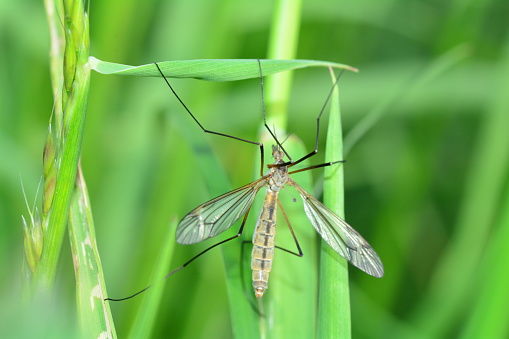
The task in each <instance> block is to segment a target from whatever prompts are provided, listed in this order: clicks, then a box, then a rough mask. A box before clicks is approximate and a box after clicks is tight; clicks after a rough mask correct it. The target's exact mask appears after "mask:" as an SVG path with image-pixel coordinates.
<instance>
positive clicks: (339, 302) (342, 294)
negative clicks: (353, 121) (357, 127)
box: [317, 69, 351, 338]
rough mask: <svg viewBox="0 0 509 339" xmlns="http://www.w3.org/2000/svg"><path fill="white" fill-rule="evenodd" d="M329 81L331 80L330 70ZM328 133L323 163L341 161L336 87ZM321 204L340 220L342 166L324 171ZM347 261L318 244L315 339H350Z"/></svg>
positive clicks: (341, 150)
mask: <svg viewBox="0 0 509 339" xmlns="http://www.w3.org/2000/svg"><path fill="white" fill-rule="evenodd" d="M331 73H332V81H333V83H334V81H335V76H334V72H333V71H332V69H331ZM330 105H331V106H330V118H329V129H328V131H327V145H326V151H325V159H328V160H327V161H335V160H341V159H343V140H342V138H343V133H342V128H341V111H340V106H339V90H338V87H337V86H336V87H335V88H334V92H333V94H332V97H331V103H330ZM323 186H324V203H325V205H327V206H328V207H329V208H330V209H331V210H333V211H335V212H336V213H337V214H338V215H339V216H340V217H341V218H344V214H345V213H344V183H343V166H342V165H336V166H329V167H327V168H326V169H325V178H324V183H323ZM347 265H348V264H347V261H346V259H344V258H343V257H340V256H339V255H338V254H337V253H336V252H335V251H334V250H333V249H332V248H331V247H330V246H329V245H328V244H327V243H326V242H325V241H323V240H321V250H320V277H319V283H318V284H319V290H318V319H317V338H351V315H350V289H349V285H348V266H347Z"/></svg>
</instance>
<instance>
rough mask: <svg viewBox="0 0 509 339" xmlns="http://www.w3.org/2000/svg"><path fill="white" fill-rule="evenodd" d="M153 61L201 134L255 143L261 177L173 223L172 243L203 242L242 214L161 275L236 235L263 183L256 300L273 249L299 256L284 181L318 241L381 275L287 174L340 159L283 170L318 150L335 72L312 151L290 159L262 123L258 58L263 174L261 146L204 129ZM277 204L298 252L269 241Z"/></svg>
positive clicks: (365, 248)
mask: <svg viewBox="0 0 509 339" xmlns="http://www.w3.org/2000/svg"><path fill="white" fill-rule="evenodd" d="M155 65H156V67H157V69H158V70H159V72H160V73H161V76H162V77H163V78H164V80H165V81H166V83H167V85H168V86H169V88H170V90H171V91H172V92H173V94H174V95H175V97H176V98H177V100H178V101H179V102H180V103H181V105H182V106H183V107H184V109H185V110H186V111H187V112H188V113H189V115H190V116H191V117H192V118H193V120H194V121H195V122H196V123H197V124H198V125H199V126H200V128H201V129H202V130H203V131H204V132H206V133H210V134H215V135H219V136H224V137H227V138H232V139H235V140H239V141H243V142H247V143H250V144H255V145H258V146H259V147H260V156H261V167H260V176H261V177H260V178H259V179H258V180H255V181H253V182H252V183H250V184H247V185H245V186H242V187H239V188H237V189H234V190H233V191H230V192H227V193H225V194H223V195H220V196H218V197H216V198H214V199H212V200H210V201H207V202H205V203H203V204H201V205H199V206H198V207H196V208H195V209H193V210H192V211H191V212H189V213H188V214H187V215H186V216H184V218H183V219H182V220H181V221H180V222H179V224H178V226H177V231H176V232H177V233H176V241H177V242H178V243H180V244H184V245H189V244H195V243H198V242H201V241H204V240H206V239H209V238H213V237H215V236H217V235H219V234H221V233H223V232H225V231H226V230H228V229H229V228H230V227H231V226H232V225H233V224H235V223H236V222H237V221H238V220H239V219H240V218H242V217H243V221H242V224H241V226H240V229H239V232H238V233H237V234H236V235H234V236H232V237H230V238H228V239H225V240H222V241H220V242H218V243H216V244H214V245H212V246H210V247H208V248H206V249H205V250H203V251H202V252H200V253H199V254H197V255H195V256H194V257H193V258H191V259H190V260H189V261H187V262H186V263H184V264H183V265H182V266H180V267H179V268H177V269H175V270H174V271H172V272H170V273H169V274H168V275H166V277H165V278H167V277H169V276H171V275H173V274H174V273H176V272H178V271H180V270H181V269H183V268H184V267H185V266H187V265H188V264H189V263H191V262H192V261H194V260H195V259H196V258H198V257H199V256H201V255H202V254H204V253H205V252H207V251H209V250H211V249H212V248H214V247H216V246H218V245H221V244H223V243H225V242H228V241H230V240H233V239H236V238H238V237H240V236H241V235H242V232H243V230H244V225H245V223H246V220H247V216H248V214H249V210H250V208H251V205H252V204H253V201H254V198H255V196H256V194H257V193H258V192H259V191H260V189H262V188H263V187H265V188H266V195H265V199H264V202H263V207H262V210H261V212H260V216H259V217H258V220H257V223H256V227H255V231H254V233H253V239H252V243H253V250H252V253H251V269H252V280H253V288H254V293H255V296H256V298H258V299H260V298H261V297H262V296H263V294H264V293H265V291H266V290H267V288H268V280H269V274H270V271H271V268H272V261H273V259H274V250H275V248H279V249H282V250H284V251H286V252H289V253H292V254H295V255H297V256H300V257H301V256H303V252H302V250H301V248H300V245H299V243H298V241H297V238H296V236H295V234H294V232H293V229H292V227H291V225H290V223H289V222H288V219H287V217H286V214H285V213H284V210H283V209H282V206H281V204H280V203H279V201H278V195H279V192H280V190H281V189H282V188H283V187H284V186H285V185H288V186H292V187H293V188H295V189H296V190H297V192H298V193H299V195H300V197H301V198H302V201H303V204H304V211H305V213H306V215H307V217H308V219H309V221H310V222H311V225H313V227H314V228H315V230H316V231H317V232H318V234H320V236H321V237H322V239H323V240H325V242H326V243H327V244H329V246H330V247H332V249H334V251H336V252H337V253H338V254H339V255H341V256H342V257H344V258H345V259H347V260H348V261H349V262H350V263H351V264H353V265H354V266H356V267H358V268H359V269H361V270H362V271H364V272H366V273H367V274H369V275H372V276H374V277H377V278H380V277H382V276H383V275H384V268H383V264H382V262H381V260H380V258H379V256H378V254H377V253H376V252H375V250H374V249H373V248H372V247H371V246H370V245H369V244H368V242H367V241H366V240H364V238H363V237H362V236H361V235H360V234H359V233H358V232H357V231H356V230H354V229H353V228H352V227H351V226H350V225H348V224H347V223H346V222H345V221H344V220H343V219H341V218H340V217H339V216H338V215H337V214H336V213H334V212H333V211H332V210H330V209H329V208H327V207H326V206H325V205H323V204H322V203H321V202H320V201H318V200H317V199H316V198H314V197H313V196H312V195H311V194H309V193H308V192H307V191H306V190H304V189H303V188H302V187H301V186H300V185H298V184H297V183H296V182H295V181H294V180H293V179H292V178H290V174H292V173H297V172H302V171H306V170H310V169H314V168H319V167H325V166H330V165H333V164H337V163H339V162H343V161H334V162H328V163H324V164H319V165H314V166H310V167H306V168H302V169H298V170H293V171H289V169H290V168H291V167H293V166H295V165H297V164H299V163H301V162H302V161H304V160H306V159H308V158H310V157H311V156H313V155H315V154H317V153H318V135H319V127H320V118H321V115H322V113H323V112H324V110H325V107H326V105H327V103H328V101H329V99H330V97H331V95H332V91H333V89H334V87H335V86H336V84H337V82H338V80H339V76H340V75H341V73H340V75H338V77H337V78H336V81H335V83H334V85H333V87H332V89H331V91H330V92H329V95H328V97H327V99H326V101H325V104H324V106H323V108H322V110H321V111H320V113H319V115H318V118H317V125H316V140H315V149H314V150H313V151H311V152H310V153H309V154H307V155H305V156H303V157H302V158H300V159H298V160H296V161H293V160H292V158H291V157H290V156H289V155H288V153H287V152H286V150H285V149H284V147H283V146H282V144H281V143H280V142H279V140H278V139H277V138H276V135H275V133H274V132H273V131H272V130H271V129H270V128H269V127H268V125H267V120H266V113H265V104H264V92H263V76H262V66H261V62H260V60H258V65H259V69H260V82H261V88H262V110H263V120H264V125H265V128H266V129H267V130H268V131H269V133H270V134H271V136H272V138H273V139H274V141H275V143H276V144H275V145H273V146H272V156H273V158H274V163H273V164H269V165H267V167H268V172H267V173H266V174H263V168H264V163H263V160H264V147H263V144H262V143H259V142H255V141H250V140H246V139H242V138H239V137H235V136H232V135H228V134H223V133H219V132H214V131H211V130H207V129H205V128H204V127H203V126H202V125H201V124H200V122H199V121H198V120H197V119H196V117H195V116H194V115H193V114H192V113H191V111H190V110H189V109H188V108H187V106H186V105H185V104H184V102H183V101H182V100H181V99H180V97H179V96H178V95H177V93H176V92H175V90H174V89H173V87H172V86H171V85H170V83H169V81H168V79H167V78H166V76H165V75H164V73H163V71H162V70H161V69H160V67H159V65H158V64H157V63H156V64H155ZM285 156H286V157H287V158H288V159H289V160H288V161H284V160H283V159H284V157H285ZM278 206H279V207H280V208H281V209H282V211H283V215H284V217H285V219H286V221H287V223H288V226H289V228H290V232H291V234H292V236H293V239H294V241H295V244H296V246H297V249H298V252H299V253H295V252H292V251H290V250H287V249H284V248H281V247H278V246H276V245H275V242H274V239H275V235H276V214H277V213H276V212H277V208H278ZM148 288H150V286H149V287H147V288H145V289H143V290H141V291H139V292H138V293H136V294H134V295H132V296H130V297H127V298H123V299H107V300H114V301H119V300H124V299H129V298H132V297H134V296H136V295H138V294H140V293H141V292H143V291H145V290H147V289H148Z"/></svg>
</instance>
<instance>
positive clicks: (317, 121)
mask: <svg viewBox="0 0 509 339" xmlns="http://www.w3.org/2000/svg"><path fill="white" fill-rule="evenodd" d="M343 72H344V70H342V71H341V72H340V73H339V75H338V76H337V77H336V81H334V85H332V88H331V90H330V91H329V94H328V95H327V99H326V100H325V103H324V104H323V107H322V109H321V110H320V113H319V114H318V117H317V118H316V139H315V149H314V150H313V151H311V152H309V153H308V154H307V155H305V156H303V157H302V158H300V159H299V160H297V161H295V162H291V161H290V164H287V166H288V167H291V166H294V165H297V164H298V163H300V162H302V161H304V160H306V159H307V158H310V157H312V156H313V155H315V154H316V153H318V136H319V134H320V118H321V117H322V114H323V112H324V111H325V107H326V106H327V104H328V103H329V100H330V98H331V96H332V93H333V91H334V87H336V85H337V83H338V81H339V78H340V77H341V75H342V74H343ZM284 165H285V164H282V165H281V166H284Z"/></svg>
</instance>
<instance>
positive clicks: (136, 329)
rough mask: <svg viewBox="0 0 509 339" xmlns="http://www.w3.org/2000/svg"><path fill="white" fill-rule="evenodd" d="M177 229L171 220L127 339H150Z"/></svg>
mask: <svg viewBox="0 0 509 339" xmlns="http://www.w3.org/2000/svg"><path fill="white" fill-rule="evenodd" d="M176 228H177V219H176V218H173V219H172V220H171V222H170V227H169V228H168V232H167V234H165V235H164V238H165V239H166V241H164V245H163V246H162V247H161V250H160V252H159V255H158V259H157V261H156V262H157V265H156V266H155V267H154V272H153V274H152V279H151V281H153V282H154V283H153V285H152V287H151V288H150V290H149V291H148V293H145V295H144V299H143V302H142V303H141V305H140V307H139V309H138V313H137V314H136V319H135V321H134V323H133V325H132V327H131V331H130V333H129V338H150V337H151V334H152V331H153V329H154V324H155V322H156V319H157V315H158V313H159V306H160V304H161V300H162V299H163V294H164V290H165V286H166V284H165V282H166V279H164V280H163V281H161V279H162V278H163V277H164V276H165V275H166V274H167V273H168V267H170V263H171V259H172V257H173V251H174V249H175V229H176Z"/></svg>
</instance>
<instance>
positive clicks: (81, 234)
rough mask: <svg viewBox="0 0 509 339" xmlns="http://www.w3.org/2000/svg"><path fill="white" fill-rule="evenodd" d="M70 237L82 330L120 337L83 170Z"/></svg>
mask: <svg viewBox="0 0 509 339" xmlns="http://www.w3.org/2000/svg"><path fill="white" fill-rule="evenodd" d="M69 238H70V241H71V250H72V255H73V262H74V271H75V276H76V299H77V306H78V318H79V322H80V327H81V330H82V332H83V334H84V336H85V337H86V338H99V337H104V338H116V337H117V335H116V333H115V326H114V323H113V319H112V317H111V310H110V305H109V303H108V302H105V301H104V298H105V297H106V287H105V283H104V275H103V271H102V266H101V260H100V257H99V252H98V250H97V243H96V238H95V228H94V220H93V218H92V210H91V209H90V201H89V199H88V192H87V188H86V184H85V180H84V178H83V176H82V174H81V171H80V172H79V175H78V177H77V180H76V189H75V191H74V195H73V199H72V203H71V212H70V216H69Z"/></svg>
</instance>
